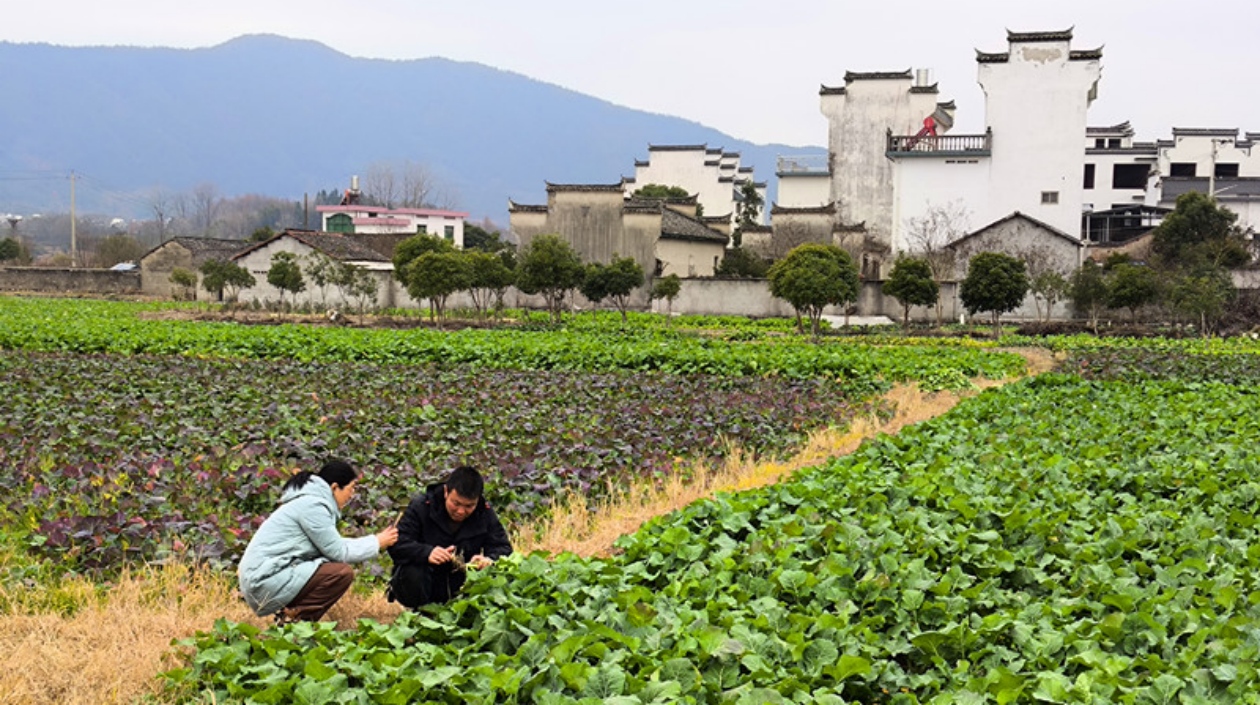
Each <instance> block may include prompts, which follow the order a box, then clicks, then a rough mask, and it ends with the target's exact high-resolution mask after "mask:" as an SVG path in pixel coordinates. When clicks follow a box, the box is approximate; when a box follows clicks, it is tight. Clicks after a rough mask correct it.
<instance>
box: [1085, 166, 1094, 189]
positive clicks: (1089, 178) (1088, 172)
mask: <svg viewBox="0 0 1260 705" xmlns="http://www.w3.org/2000/svg"><path fill="white" fill-rule="evenodd" d="M1085 188H1087V189H1091V188H1094V165H1093V164H1086V165H1085Z"/></svg>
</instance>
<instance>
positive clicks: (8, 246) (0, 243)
mask: <svg viewBox="0 0 1260 705" xmlns="http://www.w3.org/2000/svg"><path fill="white" fill-rule="evenodd" d="M21 256H22V245H21V244H19V243H18V241H17V239H16V238H12V237H6V238H5V239H3V240H0V262H10V261H13V260H15V259H17V258H18V257H21Z"/></svg>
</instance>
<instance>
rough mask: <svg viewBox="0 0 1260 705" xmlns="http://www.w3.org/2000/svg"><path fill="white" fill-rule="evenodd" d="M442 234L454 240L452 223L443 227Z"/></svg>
mask: <svg viewBox="0 0 1260 705" xmlns="http://www.w3.org/2000/svg"><path fill="white" fill-rule="evenodd" d="M442 235H443V236H444V237H445V238H446V239H447V240H451V241H454V240H455V226H454V225H448V226H446V228H444V229H443V232H442Z"/></svg>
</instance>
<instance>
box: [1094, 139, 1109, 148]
mask: <svg viewBox="0 0 1260 705" xmlns="http://www.w3.org/2000/svg"><path fill="white" fill-rule="evenodd" d="M1106 146H1107V140H1105V139H1103V138H1102V137H1099V138H1097V139H1095V140H1094V148H1095V149H1102V148H1103V147H1106Z"/></svg>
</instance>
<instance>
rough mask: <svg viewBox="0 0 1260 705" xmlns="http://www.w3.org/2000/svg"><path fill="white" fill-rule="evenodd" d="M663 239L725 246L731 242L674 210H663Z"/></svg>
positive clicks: (720, 234) (724, 236)
mask: <svg viewBox="0 0 1260 705" xmlns="http://www.w3.org/2000/svg"><path fill="white" fill-rule="evenodd" d="M661 237H663V238H665V239H667V240H691V241H693V242H715V243H721V244H723V245H725V244H726V243H727V242H728V241H729V240H730V238H729V237H727V236H726V235H723V234H722V233H720V232H718V231H716V230H714V229H713V228H710V227H709V226H707V225H705V224H704V223H702V222H700V221H698V220H696V219H695V218H688V217H687V216H685V215H683V214H682V213H679V212H678V211H675V210H673V209H672V208H662V209H661Z"/></svg>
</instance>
